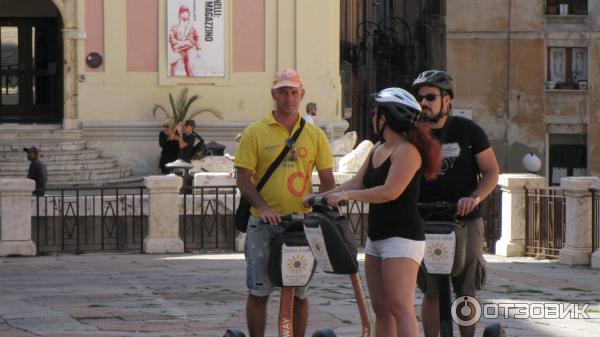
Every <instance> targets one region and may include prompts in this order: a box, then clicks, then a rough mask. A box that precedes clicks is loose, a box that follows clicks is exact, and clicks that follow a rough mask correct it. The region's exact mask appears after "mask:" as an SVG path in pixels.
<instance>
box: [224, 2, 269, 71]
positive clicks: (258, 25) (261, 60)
mask: <svg viewBox="0 0 600 337" xmlns="http://www.w3.org/2000/svg"><path fill="white" fill-rule="evenodd" d="M231 4H232V6H233V8H232V12H233V71H234V72H262V71H265V0H244V1H232V2H231Z"/></svg>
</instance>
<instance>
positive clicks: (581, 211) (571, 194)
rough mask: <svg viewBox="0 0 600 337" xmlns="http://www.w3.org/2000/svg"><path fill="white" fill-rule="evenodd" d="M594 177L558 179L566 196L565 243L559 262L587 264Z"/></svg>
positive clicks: (590, 235) (590, 245)
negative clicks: (591, 189)
mask: <svg viewBox="0 0 600 337" xmlns="http://www.w3.org/2000/svg"><path fill="white" fill-rule="evenodd" d="M595 180H597V178H596V177H567V178H562V179H561V180H560V187H562V188H563V189H564V191H565V197H566V213H567V214H566V221H567V223H566V228H565V244H564V246H563V248H562V249H561V250H560V252H559V258H560V263H563V264H568V265H589V264H590V255H591V254H592V193H591V192H590V188H592V184H593V183H594V181H595Z"/></svg>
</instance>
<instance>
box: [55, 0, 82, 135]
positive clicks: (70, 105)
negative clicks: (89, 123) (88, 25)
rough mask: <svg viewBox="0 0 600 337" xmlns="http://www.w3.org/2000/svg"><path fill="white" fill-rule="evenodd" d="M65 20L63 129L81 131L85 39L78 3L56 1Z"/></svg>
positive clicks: (74, 0)
mask: <svg viewBox="0 0 600 337" xmlns="http://www.w3.org/2000/svg"><path fill="white" fill-rule="evenodd" d="M54 3H55V4H56V6H57V7H58V9H59V11H60V13H61V16H62V20H63V25H64V28H63V31H62V33H63V90H64V95H63V96H64V108H63V109H64V111H63V115H64V116H63V129H65V130H72V129H80V125H79V119H78V118H79V117H78V113H77V109H78V103H77V100H78V97H79V92H78V90H79V82H78V76H79V65H78V53H77V52H78V48H77V46H78V45H79V44H80V42H79V41H80V40H82V39H84V38H85V35H84V32H83V31H82V30H80V29H79V28H78V26H77V1H76V0H62V1H57V0H54Z"/></svg>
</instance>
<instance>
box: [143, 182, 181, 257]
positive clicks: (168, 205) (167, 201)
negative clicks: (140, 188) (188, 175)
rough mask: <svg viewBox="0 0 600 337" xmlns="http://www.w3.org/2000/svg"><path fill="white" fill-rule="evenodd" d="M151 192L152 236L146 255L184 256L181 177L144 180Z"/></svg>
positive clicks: (150, 234)
mask: <svg viewBox="0 0 600 337" xmlns="http://www.w3.org/2000/svg"><path fill="white" fill-rule="evenodd" d="M144 182H145V185H146V187H147V188H148V236H146V238H145V239H144V253H151V254H152V253H183V240H181V237H180V236H179V189H180V188H181V185H182V184H183V181H182V179H181V177H178V176H174V175H167V176H149V177H146V178H144Z"/></svg>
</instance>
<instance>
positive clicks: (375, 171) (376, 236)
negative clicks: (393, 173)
mask: <svg viewBox="0 0 600 337" xmlns="http://www.w3.org/2000/svg"><path fill="white" fill-rule="evenodd" d="M391 164H392V161H391V160H390V157H388V158H387V159H386V160H385V161H384V162H383V164H381V165H380V166H378V167H373V153H371V156H370V158H369V167H368V168H367V171H366V172H365V176H364V177H363V185H364V186H365V187H366V188H371V187H375V186H381V185H384V184H385V180H386V178H387V175H388V172H389V170H390V166H391ZM420 182H421V169H419V170H417V172H416V173H415V176H414V177H413V178H412V180H411V181H410V183H409V184H408V186H406V189H405V190H404V192H402V194H401V195H400V196H399V197H398V198H397V199H395V200H392V201H389V202H386V203H383V204H369V229H368V235H369V239H371V241H375V240H384V239H389V238H391V237H401V238H406V239H411V240H417V241H423V240H425V232H424V231H423V223H422V222H421V218H419V213H418V211H417V201H418V199H419V189H420Z"/></svg>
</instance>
